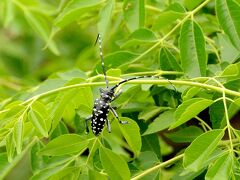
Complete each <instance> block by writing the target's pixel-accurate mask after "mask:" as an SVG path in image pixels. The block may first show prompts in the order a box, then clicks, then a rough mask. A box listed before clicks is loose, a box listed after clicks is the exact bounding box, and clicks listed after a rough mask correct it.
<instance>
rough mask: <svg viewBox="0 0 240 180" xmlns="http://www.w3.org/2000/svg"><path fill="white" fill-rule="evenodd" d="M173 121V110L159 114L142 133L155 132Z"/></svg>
mask: <svg viewBox="0 0 240 180" xmlns="http://www.w3.org/2000/svg"><path fill="white" fill-rule="evenodd" d="M173 122H174V110H169V111H165V112H164V113H162V114H160V115H159V116H158V117H157V118H156V119H155V120H154V121H153V122H152V123H151V124H150V125H149V126H148V128H147V130H146V131H145V132H144V134H143V135H147V134H152V133H156V132H159V131H162V130H164V129H166V128H168V127H169V126H170V125H171V124H172V123H173Z"/></svg>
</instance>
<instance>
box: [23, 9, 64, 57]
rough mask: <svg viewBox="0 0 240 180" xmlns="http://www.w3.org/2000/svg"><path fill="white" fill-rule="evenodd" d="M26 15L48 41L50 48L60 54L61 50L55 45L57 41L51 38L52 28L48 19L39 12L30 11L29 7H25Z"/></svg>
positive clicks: (34, 27) (31, 24)
mask: <svg viewBox="0 0 240 180" xmlns="http://www.w3.org/2000/svg"><path fill="white" fill-rule="evenodd" d="M24 15H25V18H26V20H27V21H28V23H29V24H30V26H31V27H32V28H33V29H34V30H35V31H36V32H37V33H38V34H39V35H40V36H41V38H42V39H43V40H44V41H45V42H47V43H48V46H49V48H50V50H51V51H52V52H53V53H55V54H57V55H58V54H59V51H58V49H57V47H56V45H55V43H54V42H53V41H52V40H50V41H49V37H50V28H49V25H48V24H47V22H46V19H45V18H44V17H43V16H41V15H40V14H37V13H35V12H32V11H29V10H27V9H24Z"/></svg>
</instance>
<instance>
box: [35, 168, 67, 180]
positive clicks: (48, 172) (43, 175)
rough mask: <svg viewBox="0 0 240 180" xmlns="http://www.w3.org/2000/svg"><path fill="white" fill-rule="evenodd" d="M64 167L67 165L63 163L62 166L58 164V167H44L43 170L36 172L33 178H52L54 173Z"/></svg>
mask: <svg viewBox="0 0 240 180" xmlns="http://www.w3.org/2000/svg"><path fill="white" fill-rule="evenodd" d="M64 167H65V165H61V166H57V167H51V168H46V169H43V170H41V171H39V172H37V173H36V174H34V175H33V176H32V177H31V180H46V179H48V178H50V177H51V176H52V175H54V174H56V173H58V172H60V171H61V170H62V169H63V168H64Z"/></svg>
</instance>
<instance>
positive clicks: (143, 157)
mask: <svg viewBox="0 0 240 180" xmlns="http://www.w3.org/2000/svg"><path fill="white" fill-rule="evenodd" d="M157 163H159V160H158V158H157V156H156V154H154V153H153V152H152V151H145V152H141V153H140V155H139V156H138V158H137V159H135V161H134V162H133V163H132V164H133V165H134V166H135V168H137V169H139V170H141V171H142V172H144V170H145V171H146V170H147V169H150V168H152V167H154V166H155V165H156V164H157ZM158 173H159V169H155V170H154V171H152V172H149V173H147V174H145V176H143V177H141V178H140V179H141V180H149V179H158V178H157V177H156V176H157V175H158Z"/></svg>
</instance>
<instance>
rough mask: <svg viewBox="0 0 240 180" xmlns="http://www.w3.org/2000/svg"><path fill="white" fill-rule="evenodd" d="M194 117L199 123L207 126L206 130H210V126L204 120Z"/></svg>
mask: <svg viewBox="0 0 240 180" xmlns="http://www.w3.org/2000/svg"><path fill="white" fill-rule="evenodd" d="M195 118H196V119H197V120H198V121H200V122H201V124H203V125H204V126H205V127H207V128H208V130H212V128H211V127H210V126H209V125H208V124H207V123H206V122H205V121H204V120H202V119H201V118H200V117H198V116H195Z"/></svg>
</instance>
